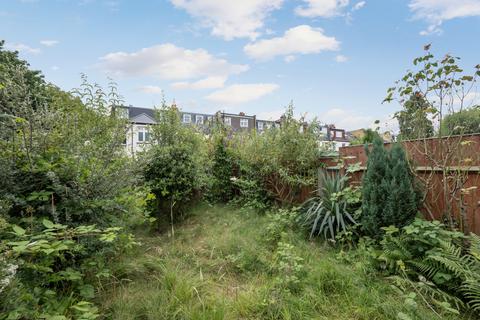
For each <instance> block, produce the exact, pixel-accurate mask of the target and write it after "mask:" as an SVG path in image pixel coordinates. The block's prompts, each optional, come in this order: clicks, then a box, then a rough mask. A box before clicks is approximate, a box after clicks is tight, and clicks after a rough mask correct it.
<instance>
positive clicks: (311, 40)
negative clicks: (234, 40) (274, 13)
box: [243, 25, 340, 60]
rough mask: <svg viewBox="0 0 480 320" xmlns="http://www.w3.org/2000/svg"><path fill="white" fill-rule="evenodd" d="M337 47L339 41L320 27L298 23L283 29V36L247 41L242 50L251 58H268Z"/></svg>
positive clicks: (338, 46)
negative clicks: (285, 29)
mask: <svg viewBox="0 0 480 320" xmlns="http://www.w3.org/2000/svg"><path fill="white" fill-rule="evenodd" d="M339 48H340V42H338V41H337V40H336V39H335V38H334V37H328V36H326V35H325V34H324V33H323V30H322V29H319V28H312V27H310V26H308V25H300V26H297V27H294V28H291V29H288V30H287V31H285V33H284V35H283V37H277V38H271V39H265V40H259V41H257V42H253V43H249V44H247V45H246V46H245V47H244V48H243V50H244V51H245V53H246V54H247V55H248V56H249V57H251V58H254V59H258V60H268V59H271V58H273V57H275V56H279V55H285V56H288V55H294V54H311V53H319V52H322V51H332V50H338V49H339Z"/></svg>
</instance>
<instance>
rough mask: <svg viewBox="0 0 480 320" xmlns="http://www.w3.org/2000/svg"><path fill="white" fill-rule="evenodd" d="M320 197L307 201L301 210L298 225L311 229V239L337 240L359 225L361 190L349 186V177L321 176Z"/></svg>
mask: <svg viewBox="0 0 480 320" xmlns="http://www.w3.org/2000/svg"><path fill="white" fill-rule="evenodd" d="M320 178H321V180H320V181H321V185H322V186H321V188H320V190H319V192H318V193H319V196H317V197H313V198H311V199H309V200H307V201H306V202H305V203H304V204H303V205H302V207H301V209H300V214H299V216H298V222H299V224H300V226H302V227H304V228H306V229H308V230H310V238H312V237H314V236H323V237H324V238H325V239H330V240H333V241H334V240H335V237H336V236H337V235H338V234H339V233H340V232H346V231H347V230H348V229H349V227H350V226H352V225H356V224H357V222H356V221H355V219H354V217H355V215H357V214H358V213H359V211H358V210H359V208H360V191H358V190H357V189H352V188H351V187H346V182H347V177H346V176H338V175H328V174H322V175H321V177H320Z"/></svg>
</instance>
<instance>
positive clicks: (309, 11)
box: [295, 0, 349, 18]
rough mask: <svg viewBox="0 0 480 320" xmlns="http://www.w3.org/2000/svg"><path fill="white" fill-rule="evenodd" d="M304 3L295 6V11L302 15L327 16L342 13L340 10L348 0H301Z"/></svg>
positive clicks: (310, 16)
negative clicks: (303, 4)
mask: <svg viewBox="0 0 480 320" xmlns="http://www.w3.org/2000/svg"><path fill="white" fill-rule="evenodd" d="M303 1H304V2H305V3H306V5H305V6H298V7H296V8H295V13H296V14H297V15H299V16H302V17H309V18H314V17H323V18H329V17H334V16H338V15H341V14H342V10H343V9H344V8H345V7H346V6H348V2H349V0H303Z"/></svg>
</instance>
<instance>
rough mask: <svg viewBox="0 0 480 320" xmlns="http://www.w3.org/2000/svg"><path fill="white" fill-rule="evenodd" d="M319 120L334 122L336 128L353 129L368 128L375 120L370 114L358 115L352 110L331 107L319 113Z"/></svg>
mask: <svg viewBox="0 0 480 320" xmlns="http://www.w3.org/2000/svg"><path fill="white" fill-rule="evenodd" d="M319 120H320V121H322V122H324V123H328V124H331V123H332V124H335V126H336V127H337V128H340V129H346V130H355V129H359V128H370V127H371V125H372V124H373V123H374V122H375V119H374V118H373V117H372V116H366V115H359V114H356V113H355V112H353V111H352V110H346V109H341V108H332V109H330V110H328V111H327V112H324V113H323V114H321V115H320V117H319Z"/></svg>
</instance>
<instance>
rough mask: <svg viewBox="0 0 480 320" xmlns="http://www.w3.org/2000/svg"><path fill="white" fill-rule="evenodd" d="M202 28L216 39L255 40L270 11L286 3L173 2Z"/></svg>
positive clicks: (273, 0) (277, 0) (276, 0)
mask: <svg viewBox="0 0 480 320" xmlns="http://www.w3.org/2000/svg"><path fill="white" fill-rule="evenodd" d="M170 1H171V2H172V4H173V5H174V6H175V7H177V8H180V9H184V10H186V11H187V12H188V14H190V15H191V16H193V17H196V18H199V19H200V21H201V22H202V24H203V25H205V26H206V27H209V28H211V32H212V34H213V35H215V36H219V37H222V38H223V39H225V40H232V39H234V38H250V39H255V38H256V37H258V36H259V34H260V30H261V29H262V28H263V26H264V20H265V19H266V18H267V17H268V16H269V14H270V12H272V11H273V10H276V9H279V8H280V7H281V5H282V2H283V0H243V1H219V0H170Z"/></svg>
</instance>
